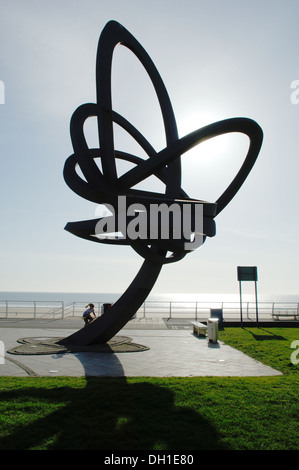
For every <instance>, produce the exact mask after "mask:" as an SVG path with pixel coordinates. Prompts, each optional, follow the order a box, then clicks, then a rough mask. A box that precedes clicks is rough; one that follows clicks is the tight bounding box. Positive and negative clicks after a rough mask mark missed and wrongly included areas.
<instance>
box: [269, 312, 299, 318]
mask: <svg viewBox="0 0 299 470" xmlns="http://www.w3.org/2000/svg"><path fill="white" fill-rule="evenodd" d="M279 317H293V318H294V320H299V313H298V311H297V310H277V311H276V312H273V318H274V320H279Z"/></svg>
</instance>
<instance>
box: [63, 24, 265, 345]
mask: <svg viewBox="0 0 299 470" xmlns="http://www.w3.org/2000/svg"><path fill="white" fill-rule="evenodd" d="M119 43H120V44H122V45H123V46H125V47H127V48H129V49H130V50H131V51H132V52H133V53H134V54H135V55H136V56H137V58H138V59H139V60H140V62H141V64H142V65H143V67H144V68H145V70H146V71H147V73H148V75H149V77H150V79H151V81H152V84H153V86H154V88H155V91H156V94H157V97H158V100H159V104H160V108H161V112H162V116H163V122H164V128H165V135H166V142H167V145H166V147H165V148H164V149H163V150H161V151H160V152H156V151H155V149H154V148H153V147H152V146H151V144H150V143H149V142H148V141H147V140H146V139H145V138H144V137H143V135H141V133H140V132H139V131H138V130H137V129H136V128H135V127H134V126H132V124H130V123H129V122H128V121H127V120H126V119H125V118H124V117H123V116H120V115H119V114H117V113H116V112H114V111H113V109H112V103H111V67H112V56H113V51H114V48H115V46H116V45H117V44H119ZM96 82H97V103H96V104H84V105H82V106H80V107H79V108H77V110H76V111H75V112H74V114H73V116H72V119H71V125H70V132H71V139H72V143H73V148H74V154H73V155H71V156H70V157H69V158H68V159H67V160H66V163H65V167H64V178H65V181H66V183H67V184H68V186H69V187H70V188H71V189H72V190H73V191H74V192H76V193H77V194H79V195H80V196H82V197H84V198H85V199H88V200H90V201H92V202H96V203H101V204H104V205H105V204H106V205H107V207H108V206H109V208H113V211H114V214H113V215H112V216H109V217H105V218H99V219H94V220H89V221H81V222H70V223H68V224H67V225H66V227H65V229H66V230H67V231H69V232H71V233H72V234H74V235H77V236H79V237H82V238H85V239H87V240H91V241H94V242H99V243H112V244H118V245H119V244H120V245H121V244H130V245H131V247H132V248H133V249H134V250H135V251H136V252H137V253H138V254H139V255H141V256H142V257H143V258H144V262H143V264H142V266H141V269H140V271H139V272H138V274H137V276H136V277H135V279H134V280H133V282H132V283H131V284H130V286H129V287H128V289H127V290H126V291H125V293H124V294H123V295H122V296H121V297H120V298H119V299H118V301H117V302H115V304H114V305H113V306H112V307H111V308H110V309H108V310H107V311H106V312H105V313H104V314H103V315H102V316H100V317H98V318H97V319H96V320H94V321H93V322H92V323H91V324H90V325H88V326H86V327H84V328H82V329H81V330H79V331H77V332H76V333H74V334H73V335H71V336H69V337H68V338H66V339H65V340H64V341H65V342H68V343H72V344H82V345H86V344H93V343H104V342H106V341H108V340H109V339H110V338H112V337H113V336H114V335H115V334H116V333H117V332H118V331H119V330H120V329H121V328H122V327H123V326H124V325H125V324H126V323H127V322H128V320H130V319H131V318H132V316H133V315H134V314H135V313H136V311H137V310H138V308H139V307H140V306H141V305H142V303H143V302H144V300H145V299H146V297H147V296H148V294H149V293H150V291H151V289H152V287H153V286H154V284H155V282H156V280H157V277H158V275H159V273H160V270H161V268H162V266H163V264H165V263H171V262H174V261H178V260H180V259H182V258H183V257H184V256H185V255H186V254H187V253H188V252H189V251H191V250H192V249H193V248H191V249H190V243H192V242H191V241H190V240H191V239H190V237H192V234H194V233H195V234H196V232H197V231H198V227H197V225H196V222H197V220H196V215H197V214H198V213H199V212H198V211H197V209H198V208H199V207H201V209H202V221H201V222H202V224H201V228H200V232H201V235H202V237H203V239H202V242H203V241H204V240H205V238H206V236H208V237H213V236H214V235H215V222H214V218H215V217H216V216H217V215H218V214H219V213H220V212H221V211H222V210H223V209H224V207H225V206H226V205H227V204H228V203H229V202H230V200H231V199H232V198H233V197H234V195H235V194H236V192H237V191H238V190H239V189H240V187H241V186H242V184H243V182H244V180H245V179H246V177H247V176H248V174H249V172H250V170H251V168H252V166H253V165H254V162H255V160H256V158H257V156H258V154H259V151H260V148H261V145H262V139H263V133H262V130H261V128H260V127H259V126H258V124H257V123H256V122H254V121H252V120H250V119H247V118H235V119H227V120H224V121H220V122H216V123H213V124H210V125H208V126H206V127H203V128H201V129H198V130H196V131H194V132H192V133H190V134H188V135H186V136H185V137H183V138H180V139H179V137H178V132H177V126H176V121H175V117H174V113H173V109H172V106H171V102H170V99H169V96H168V93H167V91H166V88H165V86H164V83H163V81H162V79H161V77H160V75H159V73H158V71H157V69H156V67H155V65H154V64H153V62H152V60H151V58H150V57H149V55H148V54H147V52H146V51H145V50H144V49H143V47H142V46H141V45H140V43H139V42H138V41H137V40H136V39H135V38H134V37H133V36H132V35H131V34H130V33H129V32H128V31H127V30H126V29H125V28H124V27H123V26H122V25H120V24H119V23H117V22H115V21H110V22H109V23H107V25H106V26H105V28H104V29H103V31H102V33H101V36H100V39H99V44H98V52H97V65H96ZM92 116H93V117H96V118H97V120H98V132H99V140H100V148H93V149H89V148H88V146H87V143H86V140H85V137H84V132H83V124H84V122H85V120H86V119H87V118H89V117H92ZM113 123H116V124H117V125H119V126H121V127H122V128H123V129H124V130H125V131H126V132H128V133H129V134H130V135H131V136H132V137H133V138H134V139H135V140H136V141H137V142H138V144H139V145H140V146H141V147H142V148H143V150H144V151H145V152H146V154H147V155H148V158H147V159H146V160H144V159H142V158H140V157H137V156H134V155H130V154H128V153H124V152H121V151H117V150H115V149H114V140H113ZM230 132H241V133H244V134H246V135H247V136H248V137H249V139H250V146H249V150H248V153H247V156H246V158H245V160H244V163H243V165H242V166H241V169H240V170H239V172H238V174H237V175H236V177H235V178H234V179H233V181H232V182H231V184H230V185H229V186H228V188H227V189H226V190H225V191H224V193H223V194H222V195H221V196H220V197H219V198H218V200H217V201H216V202H214V203H211V202H205V201H199V200H194V199H191V198H190V197H189V196H188V195H187V194H186V193H185V191H184V190H183V189H182V188H181V160H180V156H181V155H182V154H183V153H185V152H186V151H188V150H189V149H191V148H192V147H194V146H195V145H197V144H199V143H201V142H203V141H205V140H207V139H210V138H212V137H215V136H219V135H222V134H227V133H230ZM96 159H99V161H100V162H101V168H102V171H101V170H100V168H99V166H98V165H97V163H96ZM116 159H121V160H125V161H128V162H131V163H132V164H134V165H135V166H134V167H133V168H132V169H131V170H129V171H127V172H126V173H125V174H123V175H122V176H120V177H118V175H117V169H116ZM77 165H79V166H80V168H81V170H82V173H83V175H84V178H85V179H83V178H81V177H80V176H79V175H78V173H77V172H76V166H77ZM150 175H155V176H156V177H157V178H159V179H160V180H161V181H162V182H163V183H164V184H165V194H160V193H155V192H149V191H142V190H137V189H132V188H133V186H135V185H136V184H137V183H139V182H141V181H143V180H144V179H146V178H147V177H149V176H150ZM120 196H121V197H123V198H125V200H126V204H127V206H132V205H134V206H132V207H135V208H136V207H137V209H136V210H135V216H136V211H138V207H139V206H136V204H139V205H142V207H143V208H145V212H146V211H147V210H150V207H151V206H152V205H160V204H164V205H166V206H164V207H167V208H170V207H171V206H173V204H175V205H176V207H178V208H179V209H181V210H182V211H183V209H184V208H186V207H187V208H188V211H189V212H188V214H189V216H190V221H191V224H190V230H189V232H188V231H187V234H186V231H184V233H183V234H182V232H181V233H180V234H179V236H178V235H177V233H176V234H175V235H173V232H172V231H171V230H169V237H167V239H165V237H164V236H162V235H161V226H160V225H159V223H158V227H157V233H155V236H154V237H153V236H152V231H151V230H150V218H149V216H148V214H146V216H145V218H143V219H142V220H144V221H145V222H146V226H147V229H146V235H145V236H143V237H141V236H137V237H128V236H124V237H122V238H119V237H114V238H113V237H111V236H110V237H109V236H106V237H105V236H104V235H107V233H106V232H107V230H106V228H107V226H108V225H109V223H110V222H111V217H113V223H114V227H115V230H114V231H115V232H118V231H119V229H122V230H123V226H125V227H126V226H128V224H129V223H130V222H131V221H132V220H133V219H134V217H135V216H134V215H132V213H130V214H128V213H126V214H125V215H124V214H123V213H122V209H120ZM143 215H144V214H143ZM119 220H121V221H122V227H120V226H119ZM169 220H170V222H169V224H170V225H171V227H172V228H173V225H174V221H173V219H171V218H170V219H169ZM168 252H171V255H170V256H167V254H168Z"/></svg>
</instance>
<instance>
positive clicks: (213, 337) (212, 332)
mask: <svg viewBox="0 0 299 470" xmlns="http://www.w3.org/2000/svg"><path fill="white" fill-rule="evenodd" d="M207 326H208V338H209V342H210V343H217V342H218V318H209V319H208V325H207Z"/></svg>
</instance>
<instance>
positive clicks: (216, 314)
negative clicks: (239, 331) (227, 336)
mask: <svg viewBox="0 0 299 470" xmlns="http://www.w3.org/2000/svg"><path fill="white" fill-rule="evenodd" d="M210 315H211V316H210V318H218V330H223V329H224V328H223V311H222V308H211V309H210Z"/></svg>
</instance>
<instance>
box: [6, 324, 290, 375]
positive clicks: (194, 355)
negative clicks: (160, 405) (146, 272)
mask: <svg viewBox="0 0 299 470" xmlns="http://www.w3.org/2000/svg"><path fill="white" fill-rule="evenodd" d="M74 331H75V330H73V329H72V330H68V329H56V328H53V327H51V328H20V327H18V328H9V327H5V328H0V340H1V341H2V342H3V344H4V349H5V357H4V359H3V358H0V359H2V360H1V361H0V376H15V377H20V376H23V377H25V376H72V377H83V376H87V377H90V376H110V377H122V376H126V377H138V376H148V377H203V376H221V377H225V376H239V377H248V376H275V375H282V373H281V372H279V371H277V370H274V369H272V368H271V367H269V366H266V365H264V364H262V363H261V362H259V361H256V360H254V359H252V358H250V357H249V356H247V355H246V354H243V353H242V352H240V351H238V350H237V349H234V348H232V347H230V346H228V345H226V344H224V343H222V342H220V341H219V342H218V343H215V344H214V343H210V342H209V341H208V339H207V338H204V337H202V338H201V337H197V336H196V335H194V334H193V332H192V330H190V329H178V330H173V329H171V330H169V329H161V328H160V329H153V328H147V329H131V328H130V330H129V331H128V329H127V328H125V329H123V330H121V331H120V332H119V334H120V335H121V334H125V335H126V336H129V337H130V338H132V341H133V342H135V343H138V344H142V345H144V346H147V347H148V348H149V349H148V350H145V351H138V352H122V353H96V352H76V353H67V354H48V355H13V354H9V353H8V352H7V351H8V350H10V349H12V348H15V347H16V346H18V343H17V340H18V339H20V338H25V337H66V336H68V335H70V334H72V333H73V332H74Z"/></svg>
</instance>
